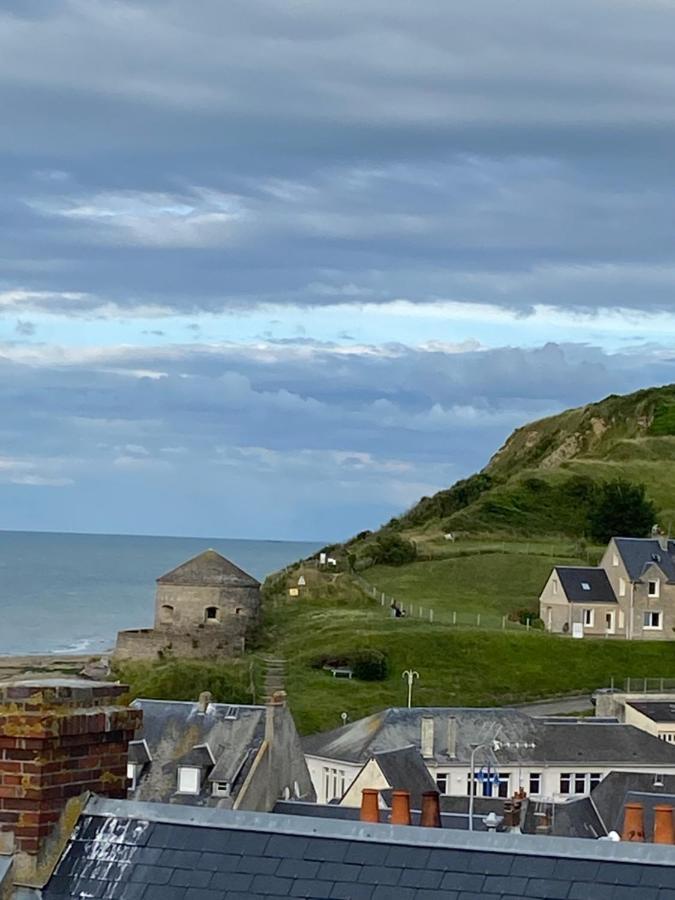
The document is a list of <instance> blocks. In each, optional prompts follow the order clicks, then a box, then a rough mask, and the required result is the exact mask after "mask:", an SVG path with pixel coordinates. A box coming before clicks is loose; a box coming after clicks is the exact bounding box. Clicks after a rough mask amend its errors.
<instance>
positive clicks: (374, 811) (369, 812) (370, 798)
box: [360, 788, 380, 822]
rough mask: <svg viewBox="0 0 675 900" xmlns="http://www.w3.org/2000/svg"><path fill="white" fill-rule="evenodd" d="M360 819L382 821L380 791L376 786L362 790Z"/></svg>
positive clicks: (363, 820)
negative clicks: (375, 788)
mask: <svg viewBox="0 0 675 900" xmlns="http://www.w3.org/2000/svg"><path fill="white" fill-rule="evenodd" d="M360 819H361V821H362V822H379V821H380V805H379V791H376V790H374V788H364V789H363V790H362V791H361V815H360Z"/></svg>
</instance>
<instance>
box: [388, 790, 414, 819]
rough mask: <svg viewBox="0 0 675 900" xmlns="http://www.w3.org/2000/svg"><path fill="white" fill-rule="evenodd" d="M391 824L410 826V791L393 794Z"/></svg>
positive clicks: (393, 792)
mask: <svg viewBox="0 0 675 900" xmlns="http://www.w3.org/2000/svg"><path fill="white" fill-rule="evenodd" d="M390 821H391V824H392V825H410V794H409V793H408V791H392V792H391V819H390Z"/></svg>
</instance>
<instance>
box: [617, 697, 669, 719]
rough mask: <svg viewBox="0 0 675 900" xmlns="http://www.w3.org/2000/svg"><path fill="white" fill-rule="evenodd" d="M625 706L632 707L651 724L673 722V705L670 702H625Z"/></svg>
mask: <svg viewBox="0 0 675 900" xmlns="http://www.w3.org/2000/svg"><path fill="white" fill-rule="evenodd" d="M626 706H632V707H633V709H636V710H637V711H638V712H641V713H642V715H643V716H647V718H648V719H651V720H652V722H675V703H673V701H672V700H647V701H645V702H642V701H641V700H640V701H638V700H627V701H626Z"/></svg>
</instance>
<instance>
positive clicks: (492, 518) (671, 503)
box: [348, 385, 675, 556]
mask: <svg viewBox="0 0 675 900" xmlns="http://www.w3.org/2000/svg"><path fill="white" fill-rule="evenodd" d="M673 461H675V385H667V386H666V387H661V388H650V389H648V390H643V391H639V392H637V393H635V394H629V395H627V396H616V395H612V396H610V397H607V398H606V399H604V400H601V401H600V402H599V403H592V404H589V405H588V406H583V407H580V408H578V409H571V410H567V411H566V412H563V413H560V414H559V415H556V416H551V417H549V418H547V419H541V420H539V421H537V422H533V423H531V424H529V425H525V426H524V427H522V428H519V429H517V430H516V431H515V432H514V433H513V434H512V435H511V437H510V438H509V439H508V440H507V441H506V443H505V444H504V446H503V447H501V448H500V449H499V450H498V451H497V452H496V453H495V454H494V456H493V457H492V459H491V460H490V462H489V463H488V465H487V466H486V467H485V468H484V469H483V470H482V471H481V472H479V473H477V474H476V475H473V476H471V477H469V478H467V479H464V480H463V481H459V482H458V483H457V484H455V485H453V486H452V487H450V488H448V489H447V490H442V491H439V492H438V493H437V494H435V495H434V496H432V497H423V498H422V499H421V500H420V501H419V503H417V504H416V505H415V506H414V507H413V508H412V509H410V510H409V511H408V512H406V513H405V514H403V515H402V516H401V517H400V518H398V519H394V520H392V521H391V522H390V523H388V524H387V525H386V526H384V530H385V531H386V530H387V529H389V530H391V529H396V530H401V531H403V532H404V533H407V535H408V536H409V537H412V538H414V539H416V540H419V541H420V542H421V544H422V545H424V543H425V542H428V541H429V540H433V538H434V536H435V537H438V536H440V535H441V534H442V533H446V532H452V533H453V534H459V535H460V536H462V537H495V536H497V537H500V538H515V537H518V538H522V537H527V538H542V537H544V536H549V537H556V538H558V537H563V538H582V537H584V528H585V514H586V501H587V500H588V497H589V496H590V493H591V492H592V490H593V486H594V484H596V483H598V482H600V481H606V480H613V479H616V478H624V479H626V480H628V481H631V482H634V483H638V484H644V485H645V488H646V493H647V496H648V497H649V499H651V500H652V501H653V503H654V505H655V507H656V509H657V511H658V518H659V522H660V523H661V524H662V525H663V526H664V527H668V526H669V525H670V524H671V522H673V523H675V468H673V467H672V466H670V465H669V463H671V462H673ZM376 536H377V534H375V535H372V534H368V535H360V536H359V538H357V539H354V540H352V541H350V542H348V549H349V550H350V551H351V552H352V553H355V554H356V555H362V556H367V554H368V549H367V547H368V545H372V542H373V540H374V539H375V537H376Z"/></svg>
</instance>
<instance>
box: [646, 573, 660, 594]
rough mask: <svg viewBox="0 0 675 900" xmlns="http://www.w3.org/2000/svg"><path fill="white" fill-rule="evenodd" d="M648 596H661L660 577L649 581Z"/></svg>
mask: <svg viewBox="0 0 675 900" xmlns="http://www.w3.org/2000/svg"><path fill="white" fill-rule="evenodd" d="M652 585H654V591H653V592H652ZM647 596H648V597H655V598H658V597H660V596H661V581H660V579H658V578H655V579H650V580H649V581H648V582H647Z"/></svg>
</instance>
